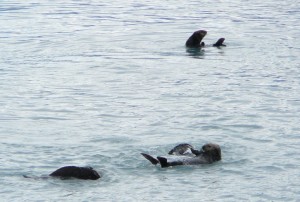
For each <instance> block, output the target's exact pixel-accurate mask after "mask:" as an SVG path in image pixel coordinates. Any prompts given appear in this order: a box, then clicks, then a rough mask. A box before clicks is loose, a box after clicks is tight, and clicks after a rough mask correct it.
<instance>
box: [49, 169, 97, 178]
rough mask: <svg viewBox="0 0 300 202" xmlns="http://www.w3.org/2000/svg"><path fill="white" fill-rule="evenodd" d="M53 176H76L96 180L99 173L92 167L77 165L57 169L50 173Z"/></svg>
mask: <svg viewBox="0 0 300 202" xmlns="http://www.w3.org/2000/svg"><path fill="white" fill-rule="evenodd" d="M50 176H53V177H60V178H62V179H66V178H71V177H74V178H77V179H83V180H97V179H99V178H100V175H99V174H98V173H97V171H95V170H94V169H93V168H92V167H77V166H65V167H62V168H59V169H57V170H56V171H54V172H53V173H51V174H50Z"/></svg>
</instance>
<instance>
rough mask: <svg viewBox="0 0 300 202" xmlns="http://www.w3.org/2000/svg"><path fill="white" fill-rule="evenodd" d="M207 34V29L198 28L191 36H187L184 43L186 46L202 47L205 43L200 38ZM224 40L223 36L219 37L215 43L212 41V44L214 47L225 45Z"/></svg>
mask: <svg viewBox="0 0 300 202" xmlns="http://www.w3.org/2000/svg"><path fill="white" fill-rule="evenodd" d="M206 34H207V31H205V30H198V31H195V32H194V33H193V34H192V36H190V37H189V38H188V40H187V41H186V43H185V46H186V47H188V48H202V47H205V46H206V45H205V43H204V42H202V39H203V38H204V37H205V35H206ZM224 41H225V38H220V39H219V40H218V41H217V42H216V43H214V44H213V45H212V46H214V47H220V46H226V45H224V44H223V42H224Z"/></svg>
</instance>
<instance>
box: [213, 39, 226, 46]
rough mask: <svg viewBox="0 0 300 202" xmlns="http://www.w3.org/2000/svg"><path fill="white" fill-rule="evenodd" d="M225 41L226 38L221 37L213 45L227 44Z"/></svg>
mask: <svg viewBox="0 0 300 202" xmlns="http://www.w3.org/2000/svg"><path fill="white" fill-rule="evenodd" d="M224 41H225V38H219V40H218V41H217V42H216V43H215V44H213V46H215V47H220V46H226V45H225V44H223V42H224Z"/></svg>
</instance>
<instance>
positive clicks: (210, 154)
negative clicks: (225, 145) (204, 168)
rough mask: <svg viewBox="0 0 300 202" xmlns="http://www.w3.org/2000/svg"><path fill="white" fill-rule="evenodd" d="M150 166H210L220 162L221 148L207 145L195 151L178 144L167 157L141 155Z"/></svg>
mask: <svg viewBox="0 0 300 202" xmlns="http://www.w3.org/2000/svg"><path fill="white" fill-rule="evenodd" d="M141 154H142V155H143V156H144V157H145V158H146V159H147V160H149V161H150V162H151V163H152V164H154V165H156V164H160V165H161V167H162V168H164V167H169V166H178V165H197V164H210V163H213V162H216V161H220V160H221V148H220V146H219V145H217V144H213V143H208V144H205V145H203V146H202V149H201V150H200V151H199V150H195V149H194V147H193V146H191V145H190V144H179V145H177V146H176V147H174V148H173V149H172V150H171V151H169V153H168V154H169V156H158V157H156V158H155V157H153V156H151V155H149V154H145V153H141Z"/></svg>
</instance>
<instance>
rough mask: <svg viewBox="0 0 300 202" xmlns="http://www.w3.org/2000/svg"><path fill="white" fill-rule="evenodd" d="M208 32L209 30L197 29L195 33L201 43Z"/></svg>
mask: <svg viewBox="0 0 300 202" xmlns="http://www.w3.org/2000/svg"><path fill="white" fill-rule="evenodd" d="M206 34H207V31H205V30H198V31H195V32H194V34H193V35H194V36H195V37H196V38H197V39H198V40H199V43H200V42H201V41H202V39H203V38H204V37H205V35H206Z"/></svg>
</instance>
